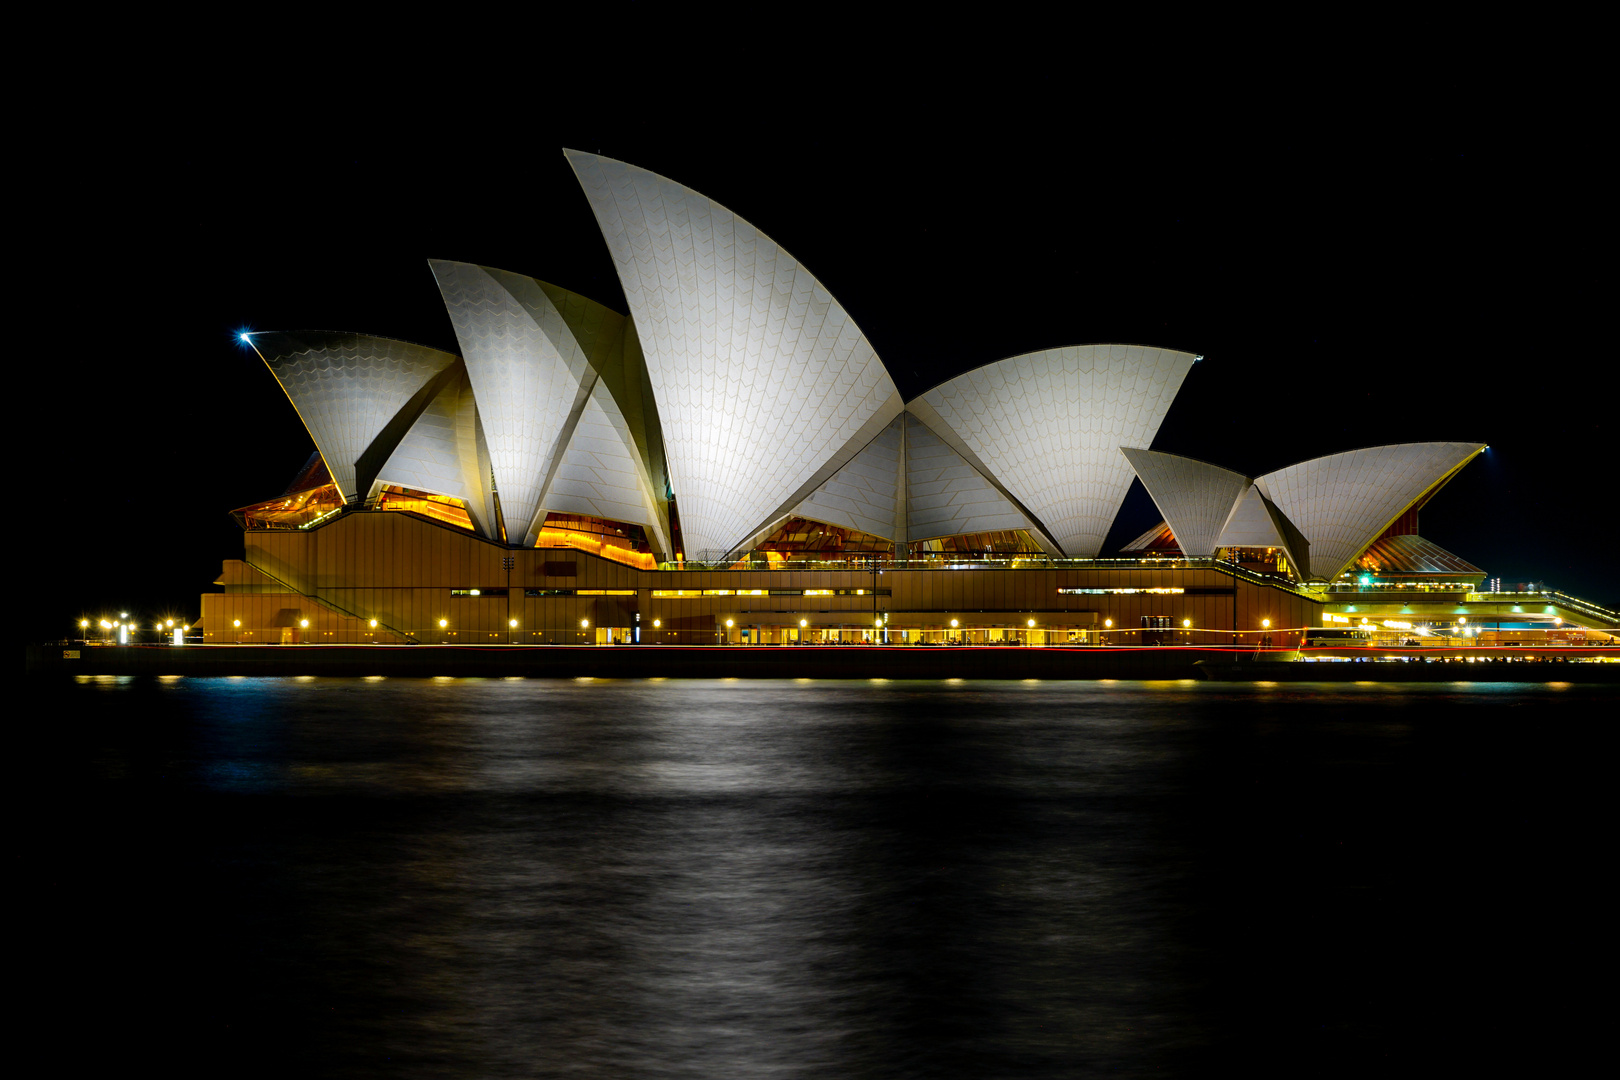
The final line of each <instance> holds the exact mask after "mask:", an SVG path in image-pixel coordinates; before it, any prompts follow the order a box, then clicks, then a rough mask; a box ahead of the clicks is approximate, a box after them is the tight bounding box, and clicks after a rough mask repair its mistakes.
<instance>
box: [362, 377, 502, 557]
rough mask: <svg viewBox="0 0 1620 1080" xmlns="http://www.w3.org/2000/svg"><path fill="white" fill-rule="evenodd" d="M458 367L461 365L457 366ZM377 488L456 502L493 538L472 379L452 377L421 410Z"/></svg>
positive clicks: (485, 463)
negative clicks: (401, 489)
mask: <svg viewBox="0 0 1620 1080" xmlns="http://www.w3.org/2000/svg"><path fill="white" fill-rule="evenodd" d="M457 366H458V367H460V365H459V362H458V365H457ZM377 482H378V483H379V484H392V485H395V486H398V487H405V488H414V489H416V490H418V491H426V492H429V493H431V494H434V495H445V496H448V497H450V498H452V499H460V500H461V501H462V502H463V503H464V504H465V505H466V507H467V513H468V515H469V516H470V517H471V518H472V521H473V527H474V528H475V529H476V530H477V531H478V532H479V533H480V534H481V535H483V536H490V537H492V536H494V535H495V533H494V532H493V530H492V521H493V514H494V507H493V505H492V504H491V501H490V499H489V449H488V447H487V446H486V445H485V443H484V435H483V431H482V430H481V428H480V426H479V423H478V408H477V404H476V401H475V399H474V397H473V390H472V381H471V380H470V379H468V378H467V374H466V370H465V369H462V370H460V371H458V372H457V373H456V377H455V378H454V379H453V380H450V381H449V382H448V383H447V384H446V385H445V386H444V387H443V388H442V389H441V390H440V391H439V392H438V393H437V394H435V395H434V397H433V400H432V401H431V402H429V403H428V406H427V408H425V409H423V410H422V413H421V415H420V416H418V417H417V418H416V422H415V423H413V424H412V425H411V427H410V429H409V430H408V431H407V432H406V433H405V437H404V438H402V439H400V441H399V445H398V446H396V447H395V448H394V452H393V453H392V454H391V455H390V456H389V458H388V460H387V462H385V463H384V464H383V467H382V469H381V470H380V471H379V472H378V474H377Z"/></svg>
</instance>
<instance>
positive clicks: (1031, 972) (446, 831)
mask: <svg viewBox="0 0 1620 1080" xmlns="http://www.w3.org/2000/svg"><path fill="white" fill-rule="evenodd" d="M29 692H30V695H31V698H30V700H31V703H32V705H33V708H32V710H31V712H30V723H29V725H28V730H29V731H30V732H32V734H31V735H30V736H29V738H28V739H26V740H24V741H23V742H22V743H21V744H20V746H21V750H20V753H19V756H18V757H17V758H16V759H15V765H16V768H17V770H18V772H19V773H20V774H21V775H20V776H19V787H18V790H19V791H21V792H23V793H24V795H25V796H26V797H25V798H24V799H23V801H22V803H21V805H23V806H24V807H25V808H26V812H27V816H28V819H29V821H28V823H27V826H26V828H25V829H24V833H25V835H26V836H27V837H28V840H27V841H26V842H25V843H24V846H23V847H22V849H21V850H22V851H23V852H24V853H25V854H24V855H23V856H20V857H21V858H24V859H25V860H26V865H25V866H24V868H23V872H22V874H21V875H20V880H21V882H22V884H23V885H24V887H32V888H34V889H35V890H36V891H37V893H38V895H39V896H40V897H41V898H42V903H41V905H40V911H39V912H38V915H37V919H36V923H35V925H37V927H38V928H39V929H40V938H41V949H42V950H43V953H44V955H45V957H46V963H45V964H44V965H43V966H42V968H41V974H40V976H39V978H38V980H37V981H36V985H37V988H38V993H39V994H40V995H41V996H42V1000H43V1001H45V1002H47V1003H48V1004H46V1005H44V1006H43V1014H44V1015H45V1016H47V1017H49V1018H50V1019H51V1020H52V1022H58V1023H63V1024H65V1025H66V1027H67V1029H68V1030H70V1031H72V1032H76V1033H78V1036H77V1037H78V1039H80V1040H82V1041H81V1042H79V1044H78V1045H79V1046H80V1047H81V1048H82V1051H83V1052H85V1053H90V1052H92V1051H101V1052H105V1053H107V1054H109V1055H111V1056H112V1057H113V1058H114V1059H123V1060H127V1061H130V1062H137V1061H149V1062H154V1063H161V1066H162V1068H164V1069H166V1070H167V1071H168V1072H169V1073H170V1074H178V1073H188V1074H189V1073H196V1074H211V1075H219V1076H229V1075H245V1074H250V1073H259V1072H264V1073H275V1074H279V1075H355V1076H369V1075H404V1076H579V1077H638V1076H647V1077H664V1076H670V1077H733V1076H734V1077H754V1076H765V1077H777V1076H780V1077H801V1076H816V1077H821V1076H827V1077H866V1076H874V1077H934V1076H986V1077H988V1076H1042V1077H1046V1076H1052V1077H1059V1076H1089V1075H1126V1076H1137V1075H1187V1076H1198V1075H1209V1074H1210V1072H1211V1071H1212V1070H1213V1069H1215V1068H1217V1067H1224V1068H1229V1069H1237V1070H1239V1071H1242V1072H1246V1073H1248V1074H1251V1075H1254V1074H1268V1075H1270V1074H1275V1075H1298V1076H1311V1075H1325V1074H1337V1073H1345V1074H1352V1075H1370V1074H1387V1073H1391V1072H1401V1071H1407V1070H1408V1069H1412V1070H1414V1071H1415V1070H1416V1069H1418V1068H1419V1067H1420V1066H1421V1067H1422V1068H1429V1067H1431V1065H1435V1064H1439V1065H1443V1064H1446V1063H1450V1064H1453V1065H1455V1064H1456V1063H1457V1062H1458V1061H1459V1060H1461V1059H1463V1058H1465V1057H1467V1058H1472V1057H1474V1056H1476V1055H1477V1056H1480V1057H1483V1058H1492V1059H1495V1060H1498V1061H1505V1060H1507V1059H1508V1058H1509V1057H1511V1056H1512V1055H1514V1054H1520V1053H1523V1054H1527V1055H1530V1057H1529V1058H1527V1060H1536V1061H1539V1062H1541V1063H1542V1064H1545V1063H1546V1062H1547V1061H1549V1060H1552V1058H1549V1057H1548V1056H1547V1055H1549V1054H1551V1055H1553V1058H1556V1055H1557V1053H1559V1052H1561V1050H1560V1048H1563V1047H1567V1046H1568V1045H1570V1038H1571V1036H1570V1035H1569V1033H1570V1032H1578V1031H1579V1030H1581V1025H1582V1024H1583V1023H1585V1022H1586V1020H1585V1019H1584V1018H1586V1017H1588V1016H1589V1015H1592V1016H1595V1014H1592V1013H1590V1009H1591V1006H1589V1005H1588V1004H1586V999H1585V998H1584V997H1583V995H1582V993H1581V992H1578V991H1576V990H1574V989H1573V988H1572V986H1571V983H1570V982H1569V977H1570V974H1571V963H1572V955H1575V954H1576V953H1578V951H1579V950H1580V949H1582V948H1583V947H1584V948H1586V949H1588V951H1590V949H1591V948H1593V946H1591V945H1590V943H1589V941H1590V939H1589V937H1588V935H1589V934H1590V933H1591V931H1590V927H1588V926H1586V925H1585V924H1586V922H1587V921H1588V920H1589V919H1591V918H1592V917H1594V915H1595V914H1596V912H1597V911H1598V908H1599V905H1600V900H1599V899H1598V897H1599V895H1600V894H1599V893H1598V889H1597V887H1598V883H1599V882H1600V881H1601V880H1604V879H1606V877H1607V874H1606V873H1604V872H1603V866H1604V865H1605V864H1606V862H1607V860H1608V858H1609V857H1610V856H1611V855H1612V852H1611V850H1610V844H1609V843H1608V841H1607V837H1606V833H1605V827H1602V826H1600V825H1599V823H1600V822H1604V821H1606V820H1607V818H1608V816H1609V811H1608V806H1607V802H1608V799H1607V792H1608V784H1609V780H1608V770H1607V768H1606V767H1605V765H1604V764H1603V761H1604V760H1605V758H1606V755H1607V747H1606V742H1605V740H1603V739H1602V737H1601V736H1602V734H1603V732H1604V731H1605V730H1606V729H1607V727H1609V726H1610V725H1612V723H1613V719H1614V715H1615V714H1616V712H1617V710H1616V709H1615V707H1614V706H1615V704H1616V696H1615V694H1614V692H1613V691H1612V690H1607V689H1603V688H1583V687H1580V686H1563V685H1557V684H1554V685H1551V686H1529V687H1511V686H1505V685H1492V684H1478V685H1466V686H1465V685H1451V686H1426V685H1425V686H1393V685H1352V686H1308V685H1278V686H1265V685H1258V686H1254V685H1248V686H1243V685H1221V684H1194V683H1126V682H1117V683H1060V682H1034V681H1030V682H1024V683H1017V682H1011V683H972V682H967V683H963V682H929V683H905V682H811V681H808V680H799V681H780V682H767V681H754V682H750V681H703V682H699V681H692V682H683V681H675V680H671V681H656V680H649V681H624V682H605V681H594V682H593V681H573V682H569V681H541V680H521V679H514V680H469V679H438V680H428V679H423V680H399V679H390V680H380V679H377V680H366V679H248V678H241V679H179V678H175V679H112V678H109V679H104V680H96V679H83V680H79V681H77V682H70V683H48V684H47V683H44V682H40V683H36V684H30V686H29ZM1604 910H1606V905H1604ZM1583 943H1586V944H1584V945H1583ZM1593 1022H1595V1020H1594V1021H1593ZM1540 1032H1545V1033H1546V1041H1545V1044H1544V1045H1543V1044H1540V1043H1538V1039H1537V1037H1538V1033H1540ZM1560 1032H1564V1033H1565V1034H1562V1035H1560V1034H1559V1033H1560ZM70 1038H71V1036H70Z"/></svg>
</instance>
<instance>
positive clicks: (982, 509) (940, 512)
mask: <svg viewBox="0 0 1620 1080" xmlns="http://www.w3.org/2000/svg"><path fill="white" fill-rule="evenodd" d="M905 421H906V494H907V500H906V531H907V533H908V536H909V539H910V540H911V541H918V540H930V539H934V538H936V537H941V536H957V535H960V534H961V533H978V532H998V531H1001V530H1009V529H1028V528H1030V527H1031V522H1030V520H1029V519H1028V518H1027V517H1026V516H1025V515H1024V514H1023V513H1022V512H1020V511H1019V509H1018V507H1017V506H1015V505H1014V504H1013V502H1012V501H1011V500H1010V499H1008V498H1007V496H1006V495H1004V494H1002V493H1001V491H1000V490H998V489H997V488H996V486H995V485H994V484H992V483H991V482H990V480H989V479H988V478H987V477H985V476H984V475H983V474H982V473H980V472H979V470H978V469H976V468H974V467H973V466H972V465H971V464H970V463H969V462H968V461H967V460H966V459H965V458H963V457H962V455H961V454H959V453H957V452H956V451H955V450H953V449H952V448H951V447H950V446H949V445H948V444H947V443H946V442H945V440H944V439H942V438H940V437H939V435H937V434H936V433H935V432H933V431H932V430H930V429H929V427H928V425H927V424H924V423H923V422H922V421H921V420H919V419H918V418H917V417H916V416H914V415H912V414H911V413H909V412H908V413H906V415H905Z"/></svg>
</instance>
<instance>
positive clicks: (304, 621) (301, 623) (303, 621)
mask: <svg viewBox="0 0 1620 1080" xmlns="http://www.w3.org/2000/svg"><path fill="white" fill-rule="evenodd" d="M298 625H299V626H308V625H309V620H308V619H299V620H298Z"/></svg>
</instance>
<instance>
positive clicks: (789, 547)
mask: <svg viewBox="0 0 1620 1080" xmlns="http://www.w3.org/2000/svg"><path fill="white" fill-rule="evenodd" d="M893 550H894V545H892V544H890V543H889V541H887V540H885V539H884V538H883V537H881V536H874V535H872V534H871V533H864V532H859V531H857V530H855V529H841V528H839V527H838V526H837V525H827V524H824V523H822V522H820V521H811V520H809V519H808V518H800V517H790V518H788V519H787V520H786V521H784V522H783V523H782V524H781V526H780V527H778V528H777V530H776V531H775V532H773V533H771V535H770V536H768V537H766V538H765V539H764V540H761V541H760V542H759V544H758V545H757V546H756V547H755V548H754V554H755V556H757V557H759V558H756V560H755V561H756V562H757V561H761V560H763V561H764V562H765V563H766V564H767V565H769V566H772V567H775V566H779V565H781V564H782V563H783V562H784V561H786V560H789V559H837V558H842V557H845V556H849V555H889V554H891V553H892V551H893Z"/></svg>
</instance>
